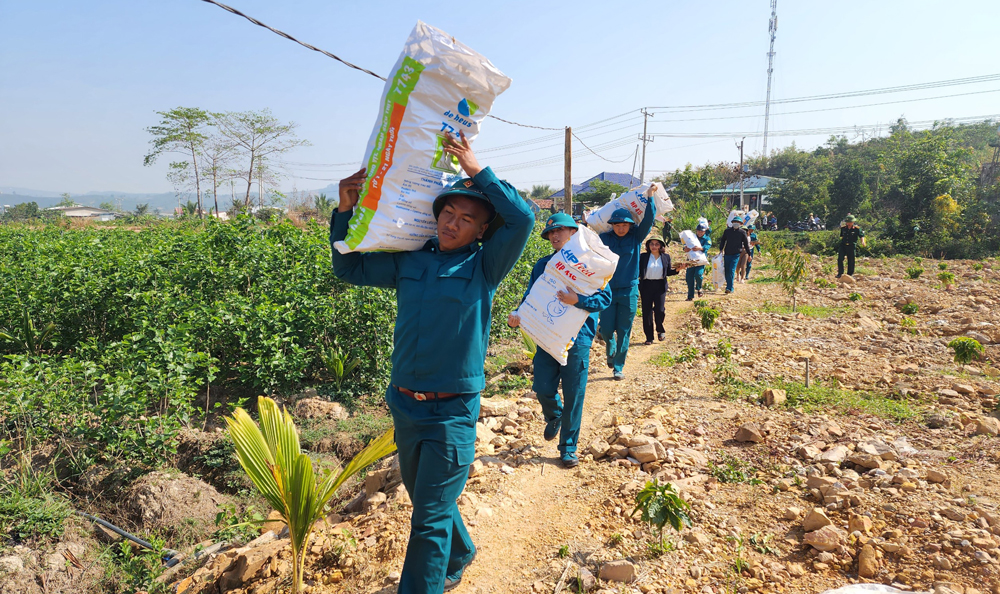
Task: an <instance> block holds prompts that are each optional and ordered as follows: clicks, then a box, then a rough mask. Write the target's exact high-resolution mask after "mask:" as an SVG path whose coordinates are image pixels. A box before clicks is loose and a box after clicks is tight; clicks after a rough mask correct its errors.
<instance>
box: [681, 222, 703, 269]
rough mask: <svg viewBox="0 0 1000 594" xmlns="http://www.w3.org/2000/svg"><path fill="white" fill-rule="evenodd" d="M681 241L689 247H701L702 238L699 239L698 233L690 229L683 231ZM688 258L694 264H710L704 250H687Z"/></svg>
mask: <svg viewBox="0 0 1000 594" xmlns="http://www.w3.org/2000/svg"><path fill="white" fill-rule="evenodd" d="M681 243H683V244H684V245H685V246H686V247H689V248H700V247H701V240H699V239H698V234H697V233H695V232H694V231H692V230H690V229H686V230H684V231H681ZM687 259H688V262H689V263H690V264H691V265H693V266H705V265H706V264H708V258H707V257H706V256H705V252H704V251H700V252H687Z"/></svg>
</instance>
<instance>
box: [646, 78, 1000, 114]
mask: <svg viewBox="0 0 1000 594" xmlns="http://www.w3.org/2000/svg"><path fill="white" fill-rule="evenodd" d="M996 80H1000V74H984V75H981V76H970V77H967V78H954V79H949V80H940V81H933V82H926V83H915V84H910V85H901V86H897V87H881V88H877V89H866V90H862V91H847V92H843V93H829V94H826V95H808V96H804V97H791V98H789V99H774V100H772V101H771V104H772V105H774V104H778V103H801V102H803V101H826V100H829V99H847V98H850V97H865V96H868V95H884V94H887V93H903V92H908V91H921V90H924V89H936V88H940V87H951V86H956V85H968V84H976V83H983V82H991V81H996ZM764 103H765V102H764V101H743V102H739V103H710V104H704V105H673V106H658V107H649V108H647V109H662V110H667V111H672V112H675V111H712V110H718V109H740V108H745V107H761V106H763V105H764Z"/></svg>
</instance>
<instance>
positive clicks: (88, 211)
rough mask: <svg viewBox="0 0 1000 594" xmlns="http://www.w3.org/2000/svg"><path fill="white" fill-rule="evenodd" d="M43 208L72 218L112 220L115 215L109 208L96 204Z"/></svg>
mask: <svg viewBox="0 0 1000 594" xmlns="http://www.w3.org/2000/svg"><path fill="white" fill-rule="evenodd" d="M45 210H46V211H48V212H58V213H62V215H63V216H66V217H72V218H74V219H93V220H95V221H113V220H115V217H116V216H117V215H116V214H115V213H114V212H112V211H110V210H104V209H103V208H97V207H96V206H80V205H79V204H74V205H73V206H53V207H52V208H46V209H45Z"/></svg>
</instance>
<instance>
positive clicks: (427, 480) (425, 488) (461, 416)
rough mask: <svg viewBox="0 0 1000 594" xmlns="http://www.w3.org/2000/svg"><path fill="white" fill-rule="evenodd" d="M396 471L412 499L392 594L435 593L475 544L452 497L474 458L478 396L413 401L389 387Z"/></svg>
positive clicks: (458, 569) (459, 567)
mask: <svg viewBox="0 0 1000 594" xmlns="http://www.w3.org/2000/svg"><path fill="white" fill-rule="evenodd" d="M385 400H386V403H387V404H388V405H389V411H390V412H391V413H392V421H393V424H394V425H395V427H396V448H397V449H398V450H399V471H400V473H401V474H402V476H403V485H404V486H405V487H406V491H407V493H409V494H410V500H411V501H412V502H413V516H412V518H411V519H410V541H409V544H408V545H407V547H406V559H405V561H404V563H403V571H402V574H401V575H400V580H399V589H398V590H397V592H398V594H440V593H441V592H443V591H444V580H445V576H456V575H458V574H460V572H461V571H462V569H463V568H464V567H465V565H466V564H468V563H469V562H470V561H471V560H472V557H473V555H475V551H476V547H475V545H473V544H472V537H470V536H469V531H468V530H466V528H465V524H464V523H463V522H462V515H461V514H460V513H459V511H458V496H459V495H461V494H462V490H463V489H464V488H465V481H466V480H468V478H469V465H471V464H472V461H473V460H474V459H475V456H476V420H478V419H479V394H478V393H473V394H461V395H459V396H454V397H452V398H447V399H445V400H424V401H418V400H414V399H413V398H411V397H409V396H407V395H405V394H402V393H400V392H399V391H398V390H396V388H395V387H394V386H389V388H388V389H387V390H386V394H385Z"/></svg>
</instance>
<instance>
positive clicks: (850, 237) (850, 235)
mask: <svg viewBox="0 0 1000 594" xmlns="http://www.w3.org/2000/svg"><path fill="white" fill-rule="evenodd" d="M855 221H857V219H856V218H854V215H852V214H848V215H847V216H846V217H844V226H843V227H841V228H840V246H839V248H838V249H837V278H840V277H842V276H844V258H845V257H846V258H847V275H848V276H854V258H855V256H856V254H857V251H856V250H857V245H858V240H859V239H860V240H861V245H862V246H863V247H868V242H867V240H865V232H864V231H862V230H861V227H857V226H855V224H854V223H855Z"/></svg>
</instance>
